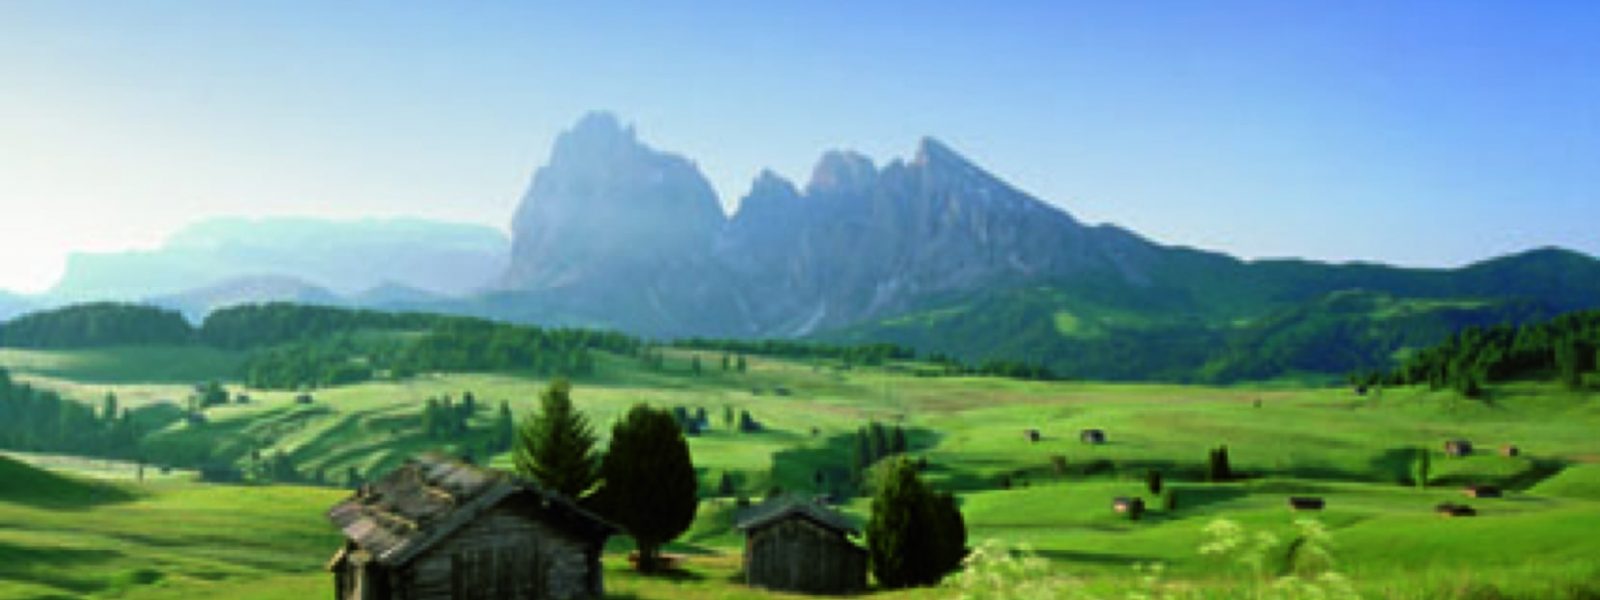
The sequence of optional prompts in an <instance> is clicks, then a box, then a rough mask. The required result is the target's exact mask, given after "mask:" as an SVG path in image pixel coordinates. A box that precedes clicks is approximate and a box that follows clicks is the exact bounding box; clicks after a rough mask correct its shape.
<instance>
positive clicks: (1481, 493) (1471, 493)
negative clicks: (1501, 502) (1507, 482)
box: [1461, 485, 1501, 498]
mask: <svg viewBox="0 0 1600 600" xmlns="http://www.w3.org/2000/svg"><path fill="white" fill-rule="evenodd" d="M1461 493H1463V494H1466V495H1467V497H1469V498H1499V497H1500V496H1501V491H1500V488H1498V487H1495V486H1492V485H1469V486H1467V487H1466V488H1465V489H1463V490H1461Z"/></svg>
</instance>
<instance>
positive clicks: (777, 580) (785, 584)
mask: <svg viewBox="0 0 1600 600" xmlns="http://www.w3.org/2000/svg"><path fill="white" fill-rule="evenodd" d="M738 527H739V530H740V531H743V532H744V534H745V544H744V572H745V582H746V583H747V584H748V585H750V586H751V587H760V588H767V589H772V590H784V591H792V592H803V593H808V594H852V593H855V592H859V591H862V590H865V589H866V587H867V551H866V549H864V548H862V547H861V546H858V545H856V543H855V542H853V541H851V540H850V537H851V536H854V535H858V534H859V532H858V531H856V528H855V526H853V525H851V524H850V523H849V522H848V521H846V520H845V519H844V517H843V516H841V515H839V514H838V513H836V512H833V511H831V510H828V509H827V508H824V507H822V506H819V505H817V504H814V503H809V502H804V501H799V500H789V499H779V500H774V501H772V502H768V503H767V504H764V505H761V506H757V507H754V508H751V509H750V511H749V514H748V515H747V516H746V517H745V518H744V519H742V520H741V521H740V522H739V523H738Z"/></svg>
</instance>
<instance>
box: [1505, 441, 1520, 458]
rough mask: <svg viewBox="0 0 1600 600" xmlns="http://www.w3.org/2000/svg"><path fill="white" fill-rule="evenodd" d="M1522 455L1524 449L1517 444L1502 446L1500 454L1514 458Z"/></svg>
mask: <svg viewBox="0 0 1600 600" xmlns="http://www.w3.org/2000/svg"><path fill="white" fill-rule="evenodd" d="M1521 455H1522V449H1521V448H1518V447H1517V445H1516V444H1506V445H1504V446H1501V447H1500V456H1504V457H1506V458H1514V457H1517V456H1521Z"/></svg>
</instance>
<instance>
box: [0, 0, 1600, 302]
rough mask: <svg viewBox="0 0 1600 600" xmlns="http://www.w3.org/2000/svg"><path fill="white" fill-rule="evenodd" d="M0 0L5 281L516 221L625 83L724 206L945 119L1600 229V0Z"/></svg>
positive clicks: (1041, 146)
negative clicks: (315, 230)
mask: <svg viewBox="0 0 1600 600" xmlns="http://www.w3.org/2000/svg"><path fill="white" fill-rule="evenodd" d="M640 4H642V6H641V5H632V4H621V3H608V2H596V3H548V4H543V3H521V2H519V3H495V2H431V3H420V2H417V3H411V2H370V3H363V2H341V3H321V2H306V3H293V2H261V3H249V2H167V1H152V2H140V3H132V2H111V1H105V2H87V3H83V2H57V1H51V2H42V1H41V2H28V1H22V0H12V1H8V2H0V209H3V212H4V218H0V289H22V290H38V289H42V288H44V287H47V286H48V285H49V284H50V283H51V282H53V280H54V278H55V277H56V276H57V275H59V272H60V269H61V266H62V264H63V260H64V257H65V256H66V254H67V253H68V252H70V251H74V250H99V251H104V250H117V249H125V248H137V247H148V246H151V245H154V244H156V243H157V242H158V241H159V240H160V239H161V238H162V237H164V236H165V235H167V234H169V233H171V232H172V231H173V230H175V229H177V228H179V227H181V226H183V225H184V224H186V223H188V222H191V221H194V220H197V219H199V218H203V217H207V216H218V215H279V214H294V215H326V216H330V217H338V218H351V217H360V216H392V215H414V216H423V217H430V218H439V219H448V220H455V221H470V222H479V223H485V224H490V225H494V226H497V227H505V226H507V223H508V222H509V220H510V215H511V214H512V211H513V210H514V208H515V204H516V202H517V200H518V198H519V197H520V195H521V193H522V191H523V188H524V187H525V186H526V184H527V181H528V179H529V177H530V176H531V174H532V172H533V170H534V169H535V168H536V167H537V166H538V165H539V164H541V163H542V162H543V161H544V159H545V157H546V156H547V154H548V151H549V146H550V143H551V142H552V141H553V138H554V136H555V135H556V134H557V133H558V132H559V131H561V130H562V129H563V128H565V127H567V126H568V125H570V124H571V123H572V122H573V121H575V120H576V119H577V118H578V117H579V116H580V115H582V114H583V113H584V112H585V111H588V110H591V109H608V110H612V111H615V112H616V113H618V114H619V115H620V116H621V117H622V118H623V119H625V120H628V121H631V122H633V123H635V124H636V125H637V127H638V129H639V131H640V134H641V135H642V136H643V137H644V138H645V139H646V140H647V141H648V142H650V143H652V144H653V145H655V146H657V147H660V148H663V149H667V150H671V151H675V152H679V153H682V154H684V155H686V156H688V157H690V158H691V159H693V160H695V161H696V162H697V163H698V164H699V165H700V167H701V169H702V170H703V171H704V172H705V173H706V174H707V176H708V177H709V178H710V179H711V181H712V183H713V184H714V185H715V186H716V188H717V189H718V191H719V193H721V194H722V195H723V201H724V203H725V204H727V205H730V208H731V205H732V204H734V203H735V202H736V201H737V198H738V197H739V196H740V195H742V194H743V193H744V192H745V190H746V188H747V187H748V184H749V182H750V180H751V179H752V178H753V177H754V176H755V175H756V173H757V172H758V171H759V170H760V169H762V168H772V169H774V170H776V171H777V172H779V173H780V174H783V175H785V176H788V177H790V178H792V179H796V180H800V181H803V180H804V179H805V178H806V177H807V176H808V174H809V171H810V168H811V165H812V164H813V162H814V161H815V160H816V158H817V156H818V155H819V154H820V153H821V152H823V151H824V150H827V149H831V148H852V149H857V150H860V151H862V152H865V153H867V154H868V155H871V156H873V157H875V158H877V159H878V160H879V161H880V162H882V161H885V160H888V159H890V158H893V157H895V156H901V155H905V154H908V153H910V152H911V151H912V148H913V147H914V145H915V143H916V141H917V139H918V138H920V137H921V136H923V135H932V136H934V137H937V138H940V139H942V140H944V141H945V142H947V143H949V144H950V145H952V146H954V147H955V148H957V149H958V150H960V151H962V152H963V153H965V154H967V155H968V156H969V157H971V158H973V159H974V160H975V161H977V162H978V163H979V164H981V165H983V166H985V167H986V168H988V169H989V170H990V171H992V172H994V173H996V174H998V175H1000V176H1001V177H1002V178H1005V179H1007V180H1008V181H1010V182H1012V183H1013V184H1015V185H1017V186H1018V187H1020V188H1022V189H1024V190H1027V191H1029V192H1031V193H1033V194H1035V195H1037V196H1039V197H1040V198H1042V199H1044V200H1046V201H1049V202H1052V203H1054V204H1056V205H1058V206H1061V207H1062V208H1064V209H1066V210H1068V211H1069V212H1071V213H1073V214H1074V215H1076V216H1078V217H1080V218H1082V219H1084V220H1087V221H1091V222H1113V223H1117V224H1120V225H1123V226H1125V227H1129V228H1131V229H1134V230H1136V231H1139V232H1141V233H1143V234H1145V235H1148V236H1150V237H1153V238H1155V239H1157V240H1159V241H1163V242H1168V243H1175V244H1185V245H1193V246H1199V247H1204V248H1210V249H1217V250H1223V251H1227V252H1231V253H1235V254H1238V255H1241V256H1245V257H1268V256H1272V257H1276V256H1297V257H1305V258H1312V259H1322V260H1380V261H1386V262H1395V263H1401V264H1408V265H1456V264H1461V263H1464V262H1469V261H1472V260H1476V259H1480V258H1484V257H1488V256H1491V255H1495V254H1500V253H1505V252H1511V251H1517V250H1522V249H1527V248H1531V247H1536V246H1545V245H1561V246H1566V247H1571V248H1575V249H1579V250H1582V251H1585V252H1588V253H1591V254H1595V253H1600V234H1596V232H1595V229H1596V224H1597V223H1600V3H1595V2H1527V3H1521V2H1518V3H1513V2H1470V1H1426V2H1344V1H1341V2H1331V1H1328V2H1176V1H1174V2H1040V3H1023V2H1012V3H1000V2H997V3H970V5H969V6H964V7H944V6H940V5H941V4H944V3H930V2H904V3H896V2H884V3H871V4H870V5H868V6H862V5H861V4H860V3H849V2H837V3H834V2H820V1H811V2H796V3H780V2H728V3H672V2H651V3H640Z"/></svg>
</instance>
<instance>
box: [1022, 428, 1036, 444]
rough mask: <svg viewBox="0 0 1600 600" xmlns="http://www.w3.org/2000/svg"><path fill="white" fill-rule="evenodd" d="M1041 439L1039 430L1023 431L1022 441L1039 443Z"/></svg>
mask: <svg viewBox="0 0 1600 600" xmlns="http://www.w3.org/2000/svg"><path fill="white" fill-rule="evenodd" d="M1040 437H1041V436H1040V434H1039V430H1037V429H1024V430H1022V439H1025V440H1028V441H1030V442H1038V441H1039V438H1040Z"/></svg>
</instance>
